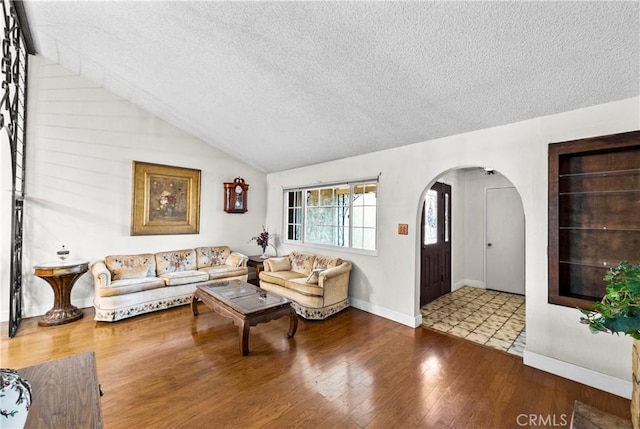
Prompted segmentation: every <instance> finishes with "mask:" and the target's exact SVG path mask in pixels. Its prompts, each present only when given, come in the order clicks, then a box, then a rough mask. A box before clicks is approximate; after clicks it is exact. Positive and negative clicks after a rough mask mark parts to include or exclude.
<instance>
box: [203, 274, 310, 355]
mask: <svg viewBox="0 0 640 429" xmlns="http://www.w3.org/2000/svg"><path fill="white" fill-rule="evenodd" d="M198 301H202V302H203V303H204V304H205V305H206V306H207V307H209V308H210V309H212V310H213V311H215V312H216V313H218V314H219V315H221V316H224V317H227V318H229V319H231V320H232V321H233V323H234V324H235V325H236V326H237V327H238V332H239V334H240V352H242V355H243V356H246V355H247V354H248V353H249V328H250V327H251V326H256V325H257V324H258V323H266V322H270V321H271V320H274V319H279V318H280V317H283V316H289V332H288V336H289V338H292V337H293V336H294V335H295V333H296V330H297V329H298V315H297V314H296V312H295V310H294V309H293V308H291V301H289V300H288V299H287V298H285V297H282V296H279V295H276V294H274V293H270V292H267V291H264V290H262V289H260V288H258V287H255V286H253V285H251V284H249V283H246V282H243V281H240V280H231V281H228V282H220V283H214V284H202V285H198V286H197V287H196V290H195V292H194V293H193V296H192V297H191V311H192V312H193V315H194V316H197V315H198Z"/></svg>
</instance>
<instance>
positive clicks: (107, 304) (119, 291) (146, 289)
mask: <svg viewBox="0 0 640 429" xmlns="http://www.w3.org/2000/svg"><path fill="white" fill-rule="evenodd" d="M247 259H248V258H247V257H246V256H244V255H242V254H240V253H237V252H232V251H231V250H230V249H229V247H227V246H213V247H197V248H195V249H184V250H172V251H168V252H158V253H155V254H151V253H144V254H138V255H111V256H107V257H106V258H105V259H104V261H98V262H96V263H94V264H93V265H92V266H91V273H92V274H93V280H94V286H95V298H94V307H95V309H96V315H95V320H98V321H105V322H114V321H116V320H120V319H124V318H127V317H131V316H136V315H138V314H143V313H148V312H151V311H156V310H162V309H165V308H170V307H175V306H178V305H184V304H188V303H189V302H190V301H191V294H192V293H193V291H194V290H195V288H196V285H198V284H202V283H206V282H212V283H213V282H217V281H221V280H231V279H240V280H243V281H246V280H247V274H248V271H247Z"/></svg>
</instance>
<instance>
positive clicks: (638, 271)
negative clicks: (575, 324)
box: [580, 261, 640, 340]
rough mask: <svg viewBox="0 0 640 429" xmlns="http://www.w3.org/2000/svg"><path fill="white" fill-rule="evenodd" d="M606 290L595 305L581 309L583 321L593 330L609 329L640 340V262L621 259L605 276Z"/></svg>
mask: <svg viewBox="0 0 640 429" xmlns="http://www.w3.org/2000/svg"><path fill="white" fill-rule="evenodd" d="M604 280H605V281H606V282H607V289H606V291H607V293H606V295H605V296H604V297H603V298H602V301H600V302H598V303H596V304H595V305H594V306H593V308H591V309H588V310H585V309H580V311H581V312H582V314H583V315H584V317H581V318H580V323H584V324H585V325H589V329H590V330H591V332H593V333H594V334H597V333H598V332H608V333H611V334H614V333H615V334H617V335H619V334H620V333H621V332H622V333H623V334H625V335H629V336H630V337H633V338H635V339H636V340H640V264H637V265H632V264H630V263H629V262H628V261H622V262H621V263H620V265H618V266H617V267H613V268H611V269H610V270H609V272H607V275H606V276H605V277H604Z"/></svg>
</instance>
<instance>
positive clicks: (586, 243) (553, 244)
mask: <svg viewBox="0 0 640 429" xmlns="http://www.w3.org/2000/svg"><path fill="white" fill-rule="evenodd" d="M623 260H628V261H629V262H632V263H640V131H634V132H628V133H622V134H615V135H609V136H603V137H594V138H588V139H583V140H575V141H570V142H563V143H552V144H550V145H549V302H550V303H552V304H560V305H566V306H572V307H576V306H578V307H588V306H589V305H590V304H592V303H593V302H595V301H599V300H600V299H601V298H602V296H603V295H604V294H605V287H606V284H605V282H604V280H603V277H604V276H605V274H606V273H607V270H608V269H609V268H610V267H612V266H616V265H618V264H619V263H620V262H621V261H623Z"/></svg>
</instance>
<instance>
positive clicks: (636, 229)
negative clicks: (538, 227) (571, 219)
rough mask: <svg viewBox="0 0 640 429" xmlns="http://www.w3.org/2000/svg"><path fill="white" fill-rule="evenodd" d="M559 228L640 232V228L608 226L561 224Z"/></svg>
mask: <svg viewBox="0 0 640 429" xmlns="http://www.w3.org/2000/svg"><path fill="white" fill-rule="evenodd" d="M558 229H559V230H560V231H600V232H640V229H638V228H616V227H612V228H610V227H606V226H594V227H586V226H560V227H558Z"/></svg>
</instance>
